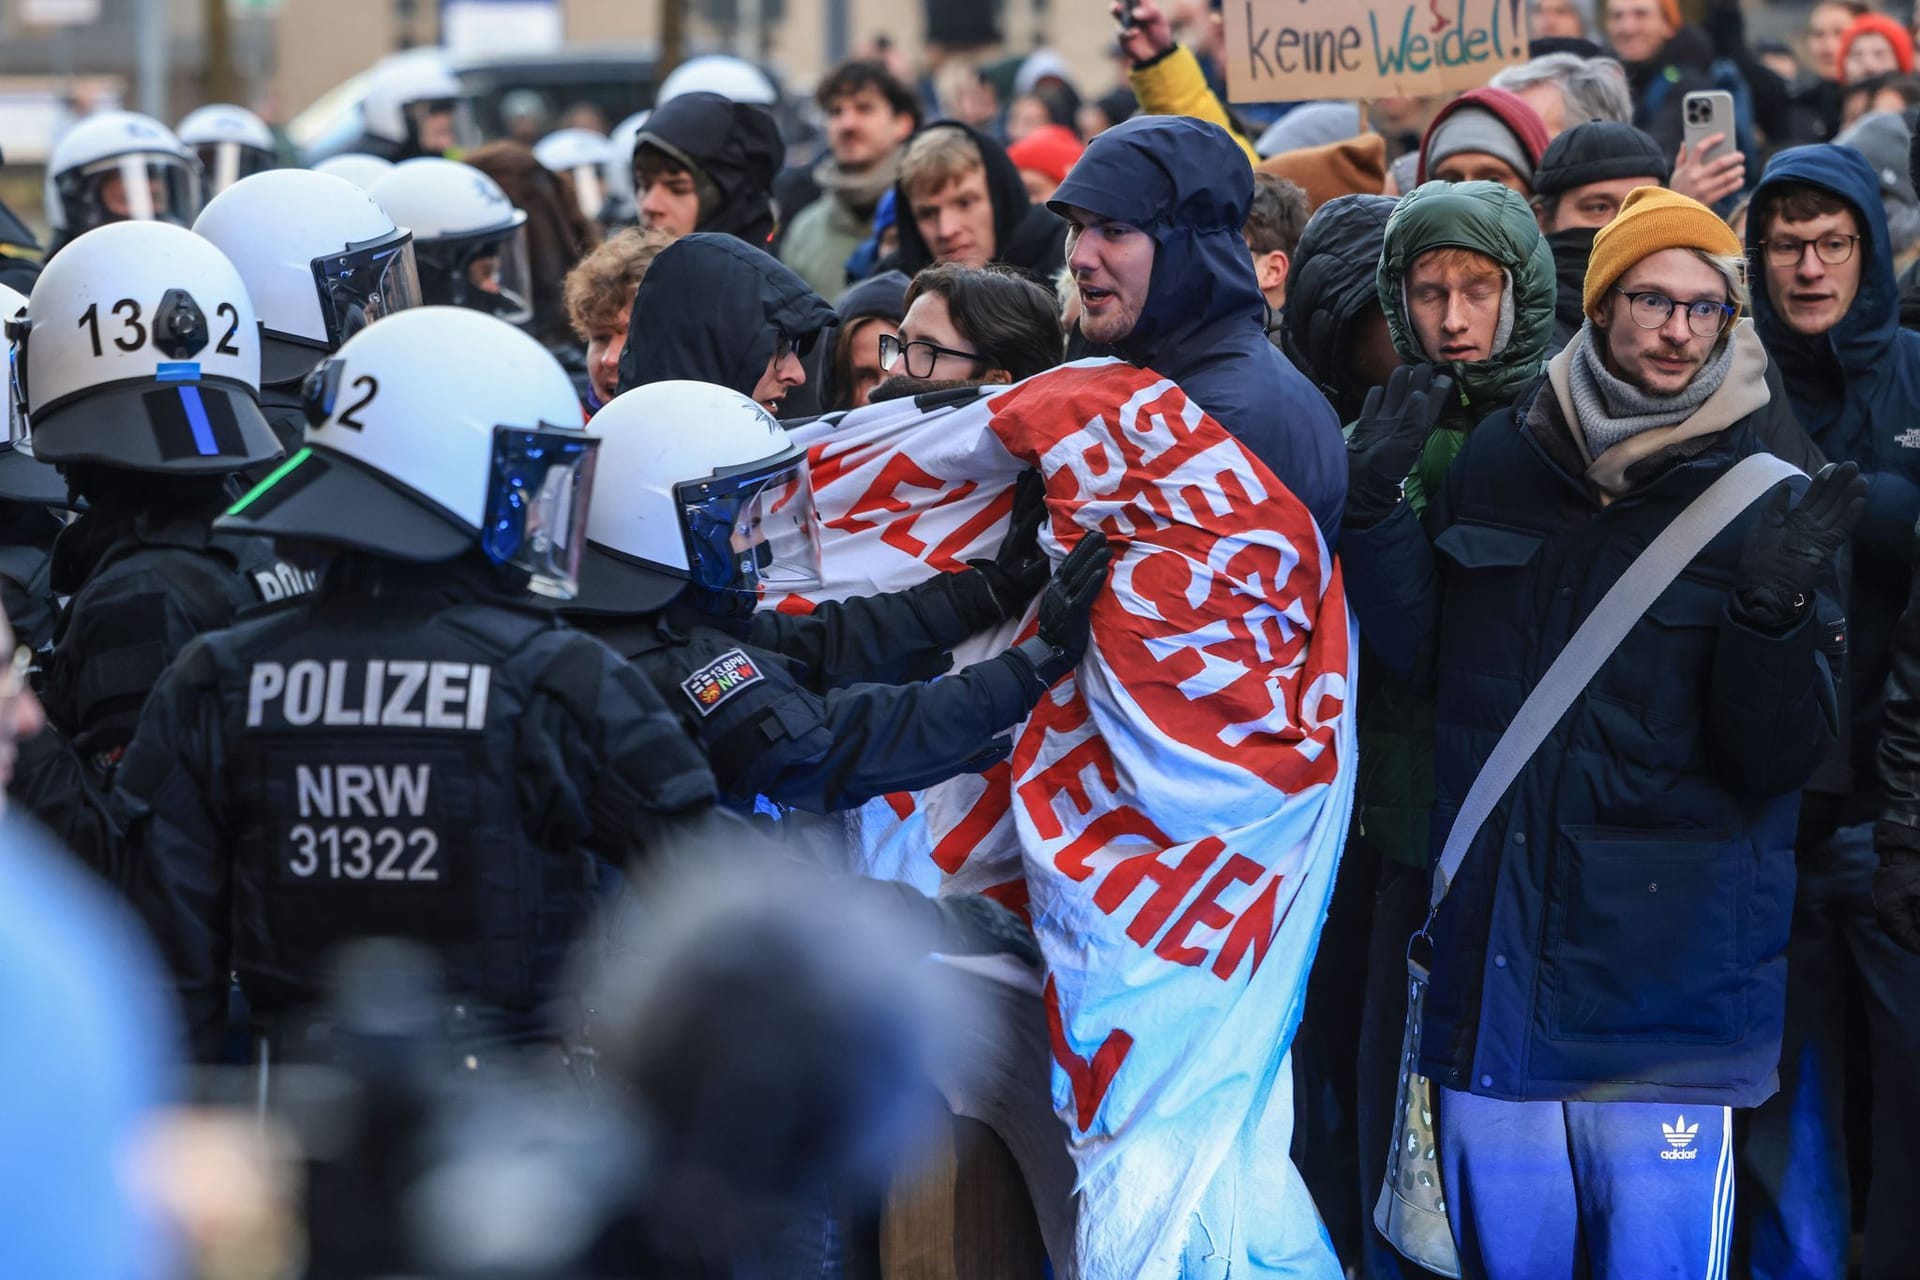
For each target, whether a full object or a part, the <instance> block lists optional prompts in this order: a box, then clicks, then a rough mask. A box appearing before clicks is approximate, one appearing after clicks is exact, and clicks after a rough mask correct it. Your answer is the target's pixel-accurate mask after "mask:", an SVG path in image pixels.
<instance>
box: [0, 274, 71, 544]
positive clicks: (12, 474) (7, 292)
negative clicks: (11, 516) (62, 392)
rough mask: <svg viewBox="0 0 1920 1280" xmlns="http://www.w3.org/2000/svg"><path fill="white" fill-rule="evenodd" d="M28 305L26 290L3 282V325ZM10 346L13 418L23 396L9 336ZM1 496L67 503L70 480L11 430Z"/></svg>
mask: <svg viewBox="0 0 1920 1280" xmlns="http://www.w3.org/2000/svg"><path fill="white" fill-rule="evenodd" d="M26 307H27V295H26V294H24V293H21V292H20V291H19V290H17V289H9V288H7V286H5V285H3V284H0V325H4V324H6V323H7V322H9V321H11V320H13V319H15V318H16V317H18V316H19V314H20V313H21V312H22V311H24V310H26ZM6 347H7V421H8V422H12V421H14V411H15V405H16V403H17V401H18V398H19V391H18V386H19V379H18V377H17V375H16V373H15V371H14V351H15V347H14V344H13V342H12V340H11V339H8V340H7V343H6ZM0 498H4V499H6V500H7V501H9V502H25V503H31V504H33V505H35V506H42V507H64V506H66V505H67V482H66V481H65V480H64V479H62V478H61V476H60V473H59V472H58V471H56V470H54V469H53V468H52V467H51V466H49V465H48V464H46V463H44V462H42V461H40V460H39V459H38V458H35V457H34V456H33V455H32V454H31V453H28V452H27V451H26V450H24V449H19V448H16V447H15V444H14V440H13V438H12V435H11V433H9V435H8V439H7V441H6V443H5V444H3V445H0Z"/></svg>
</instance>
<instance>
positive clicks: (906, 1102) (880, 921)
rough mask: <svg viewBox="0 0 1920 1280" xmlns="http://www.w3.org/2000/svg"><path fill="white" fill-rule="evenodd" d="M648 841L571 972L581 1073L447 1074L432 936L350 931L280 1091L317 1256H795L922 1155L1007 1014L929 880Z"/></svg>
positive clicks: (613, 1274) (701, 1272)
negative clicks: (890, 878)
mask: <svg viewBox="0 0 1920 1280" xmlns="http://www.w3.org/2000/svg"><path fill="white" fill-rule="evenodd" d="M653 852H654V854H655V855H656V859H655V860H656V862H659V863H662V864H664V865H663V866H657V867H656V869H655V870H654V871H653V872H652V873H651V874H647V875H642V876H640V877H639V878H638V880H637V882H636V890H635V892H634V893H633V894H632V895H631V896H630V898H629V899H628V900H627V901H625V902H623V903H622V904H620V906H619V908H618V910H617V911H616V912H615V918H614V920H613V921H612V922H611V923H610V924H609V925H608V927H607V928H605V929H603V930H599V931H596V932H597V936H604V937H609V938H612V939H613V940H614V945H613V948H612V949H611V950H610V951H607V952H601V953H597V954H593V955H589V956H585V957H583V959H584V960H585V962H586V963H585V964H584V966H583V972H582V974H581V982H580V984H579V985H578V986H575V985H573V984H568V989H569V990H570V991H571V992H572V993H573V994H574V995H576V996H577V997H578V998H579V1002H580V1004H581V1005H583V1006H584V1007H587V1008H590V1009H592V1010H593V1011H594V1019H593V1026H592V1028H591V1040H592V1048H593V1052H592V1054H585V1053H577V1054H575V1055H574V1058H573V1064H574V1070H573V1072H572V1073H568V1072H565V1071H561V1070H558V1069H557V1068H556V1064H555V1059H553V1058H552V1057H551V1056H545V1057H536V1056H522V1057H518V1058H514V1057H503V1056H499V1055H495V1056H494V1057H493V1058H492V1059H491V1060H490V1062H487V1063H482V1064H481V1066H480V1069H478V1070H460V1071H454V1072H449V1071H448V1070H447V1065H448V1063H449V1062H453V1063H459V1062H460V1061H461V1056H460V1055H461V1053H462V1050H461V1048H460V1046H459V1044H458V1043H457V1041H456V1039H455V1035H456V1034H457V1032H456V1033H450V1030H449V1027H448V1025H447V1023H446V1022H445V1020H444V1018H443V1016H442V1015H443V1010H444V1009H445V1007H446V1001H447V999H448V998H449V994H448V993H447V991H446V990H445V988H444V985H443V984H442V982H441V981H440V978H439V972H438V965H437V962H436V961H435V960H434V958H433V957H432V955H431V953H430V952H428V951H425V950H424V949H421V948H418V947H416V946H413V945H412V944H405V943H399V942H395V941H393V940H380V941H374V942H361V943H357V944H355V945H353V946H352V947H350V948H348V949H345V950H344V951H343V952H342V954H341V955H340V957H339V962H338V964H337V965H336V966H334V967H333V969H332V970H331V975H332V976H331V978H330V983H329V995H328V998H327V1014H326V1017H327V1019H328V1021H329V1022H330V1023H331V1024H332V1025H333V1027H334V1029H335V1032H334V1045H335V1050H336V1052H335V1055H334V1061H333V1064H332V1065H331V1066H330V1067H329V1068H327V1069H326V1070H325V1071H324V1072H315V1071H312V1070H308V1071H304V1072H296V1071H293V1070H288V1071H285V1072H280V1073H276V1075H275V1076H274V1078H273V1086H272V1088H271V1089H270V1090H269V1096H270V1102H269V1105H270V1109H271V1110H272V1112H273V1114H274V1115H275V1117H276V1118H277V1119H279V1120H281V1121H282V1122H284V1123H285V1124H286V1125H287V1127H288V1128H289V1129H290V1130H291V1131H292V1132H293V1133H294V1134H296V1135H297V1136H298V1140H299V1143H300V1145H301V1147H302V1148H303V1150H304V1152H305V1155H306V1157H307V1162H308V1163H307V1172H306V1177H305V1182H306V1188H307V1189H306V1192H305V1194H304V1196H303V1197H302V1199H303V1204H302V1210H303V1212H304V1215H305V1217H306V1220H307V1231H308V1235H309V1238H310V1239H311V1241H312V1273H313V1274H316V1275H353V1276H364V1275H369V1274H388V1273H407V1274H416V1273H417V1274H422V1275H432V1276H435V1277H447V1278H455V1277H479V1276H485V1277H489V1278H490V1280H515V1278H519V1277H540V1278H541V1280H556V1278H561V1277H565V1278H576V1277H577V1278H580V1280H585V1278H587V1277H604V1278H608V1280H612V1278H620V1280H641V1278H643V1277H644V1278H646V1280H661V1278H679V1277H742V1278H743V1280H744V1278H746V1277H760V1276H781V1275H796V1274H800V1273H799V1272H796V1271H794V1270H792V1269H790V1268H789V1267H788V1266H787V1265H785V1260H786V1259H789V1258H791V1257H793V1256H795V1255H794V1246H795V1244H796V1240H795V1238H794V1235H793V1232H794V1230H795V1228H796V1227H797V1226H800V1225H802V1224H805V1226H807V1227H809V1228H810V1229H812V1230H813V1231H815V1232H816V1233H818V1232H819V1231H820V1230H822V1229H823V1227H824V1225H825V1224H824V1220H823V1219H822V1218H821V1217H820V1216H819V1209H820V1207H821V1205H822V1204H823V1203H824V1201H825V1200H826V1189H827V1188H832V1191H833V1199H834V1201H835V1203H836V1205H841V1206H845V1207H846V1208H848V1209H850V1210H854V1211H859V1210H862V1209H870V1208H871V1207H872V1205H873V1204H874V1202H875V1201H876V1200H877V1198H878V1194H879V1189H880V1186H881V1184H882V1180H883V1178H884V1176H885V1173H886V1171H887V1170H888V1169H889V1168H890V1167H892V1166H894V1165H895V1164H898V1163H902V1162H911V1161H913V1160H914V1159H915V1158H916V1155H917V1152H918V1149H919V1147H920V1146H921V1141H922V1138H923V1135H924V1134H925V1133H926V1131H927V1126H928V1124H929V1123H930V1122H931V1121H933V1120H935V1119H937V1117H938V1116H939V1114H940V1111H941V1109H940V1104H939V1101H938V1098H937V1095H936V1093H935V1090H934V1087H933V1084H932V1079H933V1076H934V1074H935V1067H936V1065H937V1066H938V1068H939V1073H940V1074H951V1073H953V1072H955V1071H957V1070H964V1069H965V1068H964V1064H965V1062H967V1061H968V1060H970V1059H971V1058H973V1057H974V1056H976V1055H977V1054H978V1052H979V1047H980V1046H982V1045H985V1044H988V1043H990V1042H991V1041H992V1040H993V1039H995V1038H998V1037H1001V1036H1003V1035H1004V1030H1003V1029H1002V1028H1001V1027H1000V1025H999V1023H1000V1015H999V1014H998V1013H997V1012H996V1010H995V1009H994V1007H993V1006H992V1005H991V1004H990V1003H988V1002H986V1001H983V1000H982V999H981V998H980V997H979V996H978V995H977V994H976V993H978V992H979V991H980V990H981V988H980V985H979V980H978V979H977V978H976V977H974V976H972V975H970V974H967V973H965V972H963V971H962V970H961V969H960V968H958V967H956V966H954V965H952V964H948V963H945V962H943V961H942V960H940V959H939V958H937V957H930V956H929V952H930V951H933V952H937V951H939V950H940V949H941V948H943V947H944V946H946V945H948V943H949V941H950V939H949V938H948V937H947V935H946V934H945V932H944V931H943V928H942V926H941V924H940V922H939V920H938V918H937V915H935V914H932V904H931V903H930V902H928V901H927V900H926V899H922V898H920V897H919V896H918V895H917V894H914V893H912V892H911V891H902V890H900V889H899V887H898V886H893V885H882V884H877V883H875V882H871V881H849V880H845V879H831V878H828V877H826V876H824V875H822V874H821V873H818V872H815V871H812V870H810V869H808V868H806V867H804V866H802V865H800V864H797V863H793V862H790V861H788V860H787V858H786V856H785V853H784V851H783V850H782V849H780V848H778V847H775V846H773V845H772V844H770V843H768V842H766V841H764V840H762V839H760V838H758V837H755V836H752V835H750V834H749V833H747V832H746V830H745V829H744V828H741V827H738V826H736V825H734V824H726V825H725V826H723V827H719V828H709V829H708V830H707V831H706V832H704V833H702V834H700V835H698V836H689V837H688V839H687V840H686V841H685V842H684V843H675V844H673V845H672V846H670V847H668V848H665V849H658V848H657V849H655V850H654V851H653ZM589 1064H591V1065H589ZM468 1065H471V1060H469V1063H468ZM1037 1078H1042V1079H1043V1078H1044V1075H1043V1073H1042V1074H1041V1075H1040V1076H1038V1077H1037ZM1063 1191H1064V1187H1063ZM809 1274H814V1273H809Z"/></svg>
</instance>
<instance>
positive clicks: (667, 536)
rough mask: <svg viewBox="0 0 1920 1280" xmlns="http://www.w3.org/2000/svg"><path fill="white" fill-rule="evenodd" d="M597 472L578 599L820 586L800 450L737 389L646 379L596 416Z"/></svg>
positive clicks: (601, 605)
mask: <svg viewBox="0 0 1920 1280" xmlns="http://www.w3.org/2000/svg"><path fill="white" fill-rule="evenodd" d="M593 429H594V430H595V431H596V432H598V433H599V435H600V438H601V449H602V451H603V454H604V456H603V457H602V459H601V461H600V465H599V467H598V469H597V475H598V480H597V481H596V483H595V491H594V500H593V511H592V515H591V517H590V518H589V520H588V522H587V554H586V557H585V558H584V560H583V561H582V562H581V567H580V594H579V597H578V599H577V601H576V606H575V607H576V608H578V609H580V610H582V611H585V612H605V613H639V612H646V611H648V610H651V609H657V608H659V607H661V606H662V605H664V604H666V603H667V602H668V601H669V600H672V599H673V598H674V597H675V596H677V595H679V594H680V592H682V591H684V590H686V589H687V588H688V587H695V588H700V589H704V590H705V591H708V592H734V593H739V594H742V595H746V596H748V597H752V596H756V595H758V594H759V592H760V590H761V589H762V588H765V589H766V590H768V591H804V590H808V589H811V588H814V587H818V586H819V585H820V522H819V517H818V516H817V515H816V514H815V513H814V506H813V482H812V479H811V478H810V477H809V475H808V473H807V451H806V450H805V449H803V448H801V447H800V446H799V445H797V444H795V443H794V442H793V439H792V437H790V436H789V435H788V434H787V433H786V431H785V429H784V428H782V427H781V425H780V424H779V423H778V422H777V421H775V420H774V417H773V415H772V414H770V413H768V412H767V411H766V410H765V409H762V408H761V407H760V406H759V405H757V404H755V403H754V402H753V401H752V400H750V399H748V398H747V397H746V396H743V395H741V394H740V393H739V392H738V391H732V390H729V389H728V388H726V387H718V386H714V385H712V384H710V383H705V382H655V383H650V384H648V385H647V386H644V387H635V388H634V389H633V390H632V391H629V392H627V393H626V394H625V395H621V396H617V397H615V398H614V399H613V400H612V401H611V402H609V403H608V404H607V405H606V407H604V408H603V409H601V410H600V412H598V413H596V414H595V415H594V416H593Z"/></svg>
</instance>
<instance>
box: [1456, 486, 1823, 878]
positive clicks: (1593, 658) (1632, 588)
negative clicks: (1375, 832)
mask: <svg viewBox="0 0 1920 1280" xmlns="http://www.w3.org/2000/svg"><path fill="white" fill-rule="evenodd" d="M1804 474H1805V473H1804V472H1802V471H1801V470H1800V469H1799V468H1798V467H1796V466H1794V465H1793V464H1792V463H1790V462H1786V461H1783V460H1782V459H1780V458H1777V457H1775V456H1774V455H1772V454H1770V453H1756V454H1752V455H1750V456H1748V457H1745V458H1742V459H1741V460H1740V461H1739V462H1737V463H1735V464H1734V465H1733V466H1732V467H1731V468H1729V469H1728V471H1727V473H1726V474H1725V475H1723V476H1721V477H1720V478H1719V479H1718V480H1716V481H1714V482H1713V484H1712V485H1710V486H1708V488H1707V491H1706V492H1705V493H1702V494H1701V495H1700V496H1699V497H1697V498H1695V499H1694V500H1693V501H1692V502H1691V503H1690V504H1688V506H1687V509H1686V510H1685V511H1682V512H1681V513H1680V514H1679V515H1678V516H1676V517H1675V518H1674V520H1673V523H1671V524H1669V525H1668V526H1667V527H1666V528H1665V529H1663V530H1661V531H1660V536H1659V537H1657V538H1655V539H1654V540H1653V542H1652V544H1651V545H1649V546H1648V547H1647V549H1646V550H1645V551H1642V552H1641V553H1640V554H1639V556H1638V557H1636V558H1635V560H1634V562H1633V563H1632V564H1630V565H1628V566H1627V571H1626V572H1625V573H1623V574H1621V575H1620V579H1619V581H1617V582H1615V583H1614V584H1613V586H1612V587H1611V588H1609V589H1608V591H1607V594H1606V595H1604V596H1602V597H1601V598H1600V603H1599V604H1598V605H1596V606H1595V607H1594V610H1593V612H1592V613H1590V614H1588V615H1587V620H1586V621H1585V622H1583V623H1581V624H1580V629H1579V630H1577V631H1575V632H1574V633H1573V639H1571V640H1569V641H1568V642H1567V647H1566V648H1565V649H1563V650H1561V652H1560V656H1559V657H1557V658H1555V659H1554V660H1553V665H1552V666H1550V667H1548V668H1547V674H1546V675H1544V676H1542V677H1541V679H1540V683H1539V684H1537V685H1535V686H1534V688H1533V692H1532V693H1530V694H1528V695H1527V700H1526V702H1524V703H1522V704H1521V707H1520V713H1519V714H1518V715H1516V716H1514V718H1513V723H1512V724H1510V725H1508V726H1507V731H1506V732H1505V733H1503V734H1501V735H1500V741H1499V742H1498V743H1497V744H1495V746H1494V748H1493V754H1492V755H1490V756H1488V757H1487V762H1486V763H1485V764H1484V765H1482V766H1481V767H1480V773H1479V775H1478V776H1477V777H1475V778H1474V780H1473V785H1472V786H1471V787H1469V788H1467V798H1466V799H1465V800H1464V801H1463V802H1462V803H1461V805H1460V812H1459V814H1458V815H1457V816H1456V817H1455V818H1454V820H1453V826H1452V827H1451V828H1450V829H1449V830H1448V831H1447V842H1446V844H1445V845H1444V846H1443V847H1442V849H1441V852H1440V861H1439V864H1438V865H1436V866H1435V867H1434V869H1433V898H1432V902H1431V909H1432V910H1434V911H1438V910H1439V909H1440V902H1441V900H1442V899H1443V898H1445V897H1446V896H1447V890H1448V889H1449V888H1451V887H1452V885H1453V878H1454V876H1455V875H1457V874H1459V871H1460V864H1461V862H1462V861H1463V860H1465V858H1466V856H1467V850H1468V848H1469V847H1471V846H1472V844H1473V840H1474V837H1475V836H1477V835H1478V834H1479V833H1480V827H1481V824H1483V823H1484V822H1486V820H1487V817H1488V816H1489V815H1490V814H1491V813H1492V812H1493V807H1494V806H1495V805H1497V804H1498V803H1500V798H1501V797H1502V796H1504V795H1505V794H1506V793H1507V788H1508V787H1510V786H1512V785H1513V780H1514V779H1515V778H1517V777H1519V776H1520V770H1522V769H1524V768H1525V767H1526V764H1527V761H1528V760H1529V759H1531V758H1532V756H1533V753H1534V752H1535V751H1537V750H1539V748H1540V744H1541V743H1543V742H1545V741H1546V740H1547V735H1548V734H1550V733H1552V732H1553V727H1554V726H1555V725H1557V724H1559V723H1560V717H1561V716H1563V715H1565V714H1566V712H1567V708H1569V707H1571V706H1572V705H1573V700H1574V699H1575V698H1577V697H1579V696H1580V693H1581V691H1582V690H1584V689H1585V688H1586V687H1587V684H1588V682H1589V681H1591V680H1592V679H1593V677H1594V673H1595V672H1597V671H1599V670H1600V665H1601V664H1602V663H1603V662H1605V661H1606V660H1607V659H1608V657H1610V656H1611V655H1612V654H1613V651H1614V650H1615V649H1617V648H1618V647H1619V646H1620V642H1621V641H1622V640H1624V639H1625V638H1626V635H1627V632H1629V631H1631V630H1633V628H1634V625H1635V624H1636V623H1638V622H1639V621H1640V618H1641V616H1642V615H1643V614H1645V613H1646V611H1647V610H1648V608H1650V607H1651V606H1652V604H1653V602H1654V601H1655V600H1657V599H1659V598H1660V593H1661V592H1663V591H1665V590H1666V589H1667V588H1668V587H1669V586H1671V585H1672V583H1673V580H1674V579H1675V578H1677V577H1679V576H1680V573H1681V571H1682V570H1684V569H1685V568H1686V567H1687V565H1689V564H1691V563H1692V562H1693V558H1694V557H1695V556H1697V555H1699V554H1700V552H1701V551H1702V550H1704V549H1705V547H1706V545H1707V544H1708V543H1709V542H1711V541H1713V539H1714V538H1715V536H1717V535H1718V534H1719V533H1720V531H1721V530H1723V529H1725V528H1726V527H1727V526H1728V525H1730V524H1732V523H1733V521H1734V517H1736V516H1738V515H1739V514H1740V513H1741V512H1742V511H1745V510H1746V509H1747V508H1748V507H1750V506H1752V505H1753V503H1754V502H1755V501H1756V500H1758V499H1759V498H1760V497H1761V496H1762V495H1763V494H1765V493H1766V492H1767V491H1768V490H1770V489H1772V488H1773V487H1774V486H1775V485H1777V484H1779V483H1780V482H1781V481H1782V480H1785V479H1788V478H1789V477H1792V476H1798V475H1804Z"/></svg>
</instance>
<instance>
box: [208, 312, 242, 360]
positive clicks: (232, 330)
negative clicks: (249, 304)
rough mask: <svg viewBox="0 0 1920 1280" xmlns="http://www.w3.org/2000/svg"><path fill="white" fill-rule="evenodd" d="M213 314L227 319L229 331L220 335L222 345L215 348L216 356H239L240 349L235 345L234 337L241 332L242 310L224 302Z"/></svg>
mask: <svg viewBox="0 0 1920 1280" xmlns="http://www.w3.org/2000/svg"><path fill="white" fill-rule="evenodd" d="M213 314H215V315H217V316H225V317H226V318H227V331H226V332H225V333H223V334H221V335H220V345H218V346H216V347H215V348H214V351H215V353H216V354H219V355H223V356H237V355H239V354H240V348H238V347H236V346H234V345H233V335H234V334H236V333H238V332H240V308H238V307H236V306H234V305H233V304H232V303H231V302H223V303H221V304H220V305H219V306H217V307H215V308H214V309H213Z"/></svg>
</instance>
